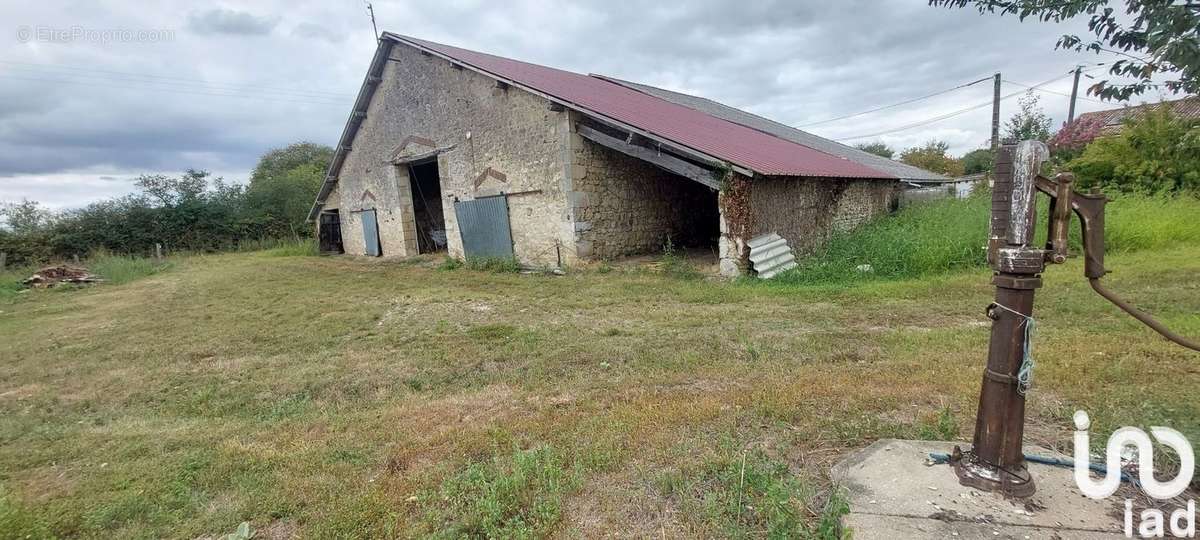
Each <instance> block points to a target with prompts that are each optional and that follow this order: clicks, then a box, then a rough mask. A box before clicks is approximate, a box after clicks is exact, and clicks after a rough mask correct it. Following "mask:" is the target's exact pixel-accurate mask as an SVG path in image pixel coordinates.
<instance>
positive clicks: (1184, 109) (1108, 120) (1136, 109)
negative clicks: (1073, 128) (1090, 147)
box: [1075, 96, 1200, 135]
mask: <svg viewBox="0 0 1200 540" xmlns="http://www.w3.org/2000/svg"><path fill="white" fill-rule="evenodd" d="M1162 106H1166V107H1170V108H1171V114H1172V115H1174V116H1175V117H1176V118H1188V119H1200V96H1190V97H1185V98H1183V99H1176V100H1173V101H1163V102H1161V103H1146V104H1143V105H1135V106H1125V107H1121V108H1119V109H1109V110H1106V111H1094V112H1089V113H1083V114H1081V115H1079V117H1078V118H1076V119H1075V121H1076V122H1082V121H1085V120H1091V119H1098V120H1099V121H1100V122H1103V123H1102V125H1103V126H1104V127H1103V128H1101V130H1100V131H1101V133H1102V134H1104V135H1111V134H1113V133H1117V132H1119V131H1121V125H1122V124H1123V123H1124V122H1125V119H1127V118H1137V117H1139V116H1141V115H1144V114H1146V111H1148V110H1154V109H1157V108H1158V107H1162Z"/></svg>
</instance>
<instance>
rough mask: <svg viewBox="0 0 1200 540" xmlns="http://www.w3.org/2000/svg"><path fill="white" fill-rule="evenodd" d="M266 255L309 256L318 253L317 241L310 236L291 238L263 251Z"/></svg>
mask: <svg viewBox="0 0 1200 540" xmlns="http://www.w3.org/2000/svg"><path fill="white" fill-rule="evenodd" d="M263 254H264V255H266V256H268V257H311V256H314V255H318V254H319V253H318V251H317V242H316V240H313V239H312V238H308V239H305V240H291V241H286V242H283V243H281V244H279V245H278V246H276V247H273V248H270V249H267V250H265V251H264V252H263Z"/></svg>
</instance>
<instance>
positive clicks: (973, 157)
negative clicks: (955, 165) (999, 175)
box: [959, 148, 996, 174]
mask: <svg viewBox="0 0 1200 540" xmlns="http://www.w3.org/2000/svg"><path fill="white" fill-rule="evenodd" d="M959 161H962V166H963V174H977V173H982V172H991V170H992V164H993V163H994V162H995V161H996V156H995V155H994V154H993V153H992V149H991V148H978V149H975V150H971V151H970V152H967V153H965V154H963V157H962V158H961V159H960V160H959Z"/></svg>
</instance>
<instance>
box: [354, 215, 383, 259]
mask: <svg viewBox="0 0 1200 540" xmlns="http://www.w3.org/2000/svg"><path fill="white" fill-rule="evenodd" d="M359 215H360V216H361V217H362V230H363V245H364V246H366V255H367V256H369V257H378V256H379V255H380V254H381V250H380V249H379V223H378V222H377V221H376V220H375V210H374V209H371V210H363V211H362V212H361V213H360V214H359Z"/></svg>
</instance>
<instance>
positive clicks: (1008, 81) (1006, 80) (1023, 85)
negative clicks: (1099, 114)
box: [1000, 79, 1105, 104]
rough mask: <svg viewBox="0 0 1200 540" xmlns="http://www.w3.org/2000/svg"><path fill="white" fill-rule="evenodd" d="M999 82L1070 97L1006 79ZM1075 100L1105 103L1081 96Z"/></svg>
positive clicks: (1063, 93) (1062, 93)
mask: <svg viewBox="0 0 1200 540" xmlns="http://www.w3.org/2000/svg"><path fill="white" fill-rule="evenodd" d="M1000 82H1003V83H1007V84H1011V85H1013V86H1020V87H1021V88H1025V89H1028V90H1033V91H1035V92H1044V93H1047V94H1054V95H1056V96H1063V97H1071V94H1068V93H1067V92H1059V91H1056V90H1050V89H1047V88H1034V87H1032V86H1029V85H1028V84H1021V83H1019V82H1015V81H1010V80H1008V79H1002V80H1001V81H1000ZM1075 99H1079V100H1083V101H1091V102H1092V103H1102V104H1104V103H1105V102H1103V101H1100V100H1098V99H1092V98H1086V97H1083V96H1076V97H1075Z"/></svg>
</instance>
